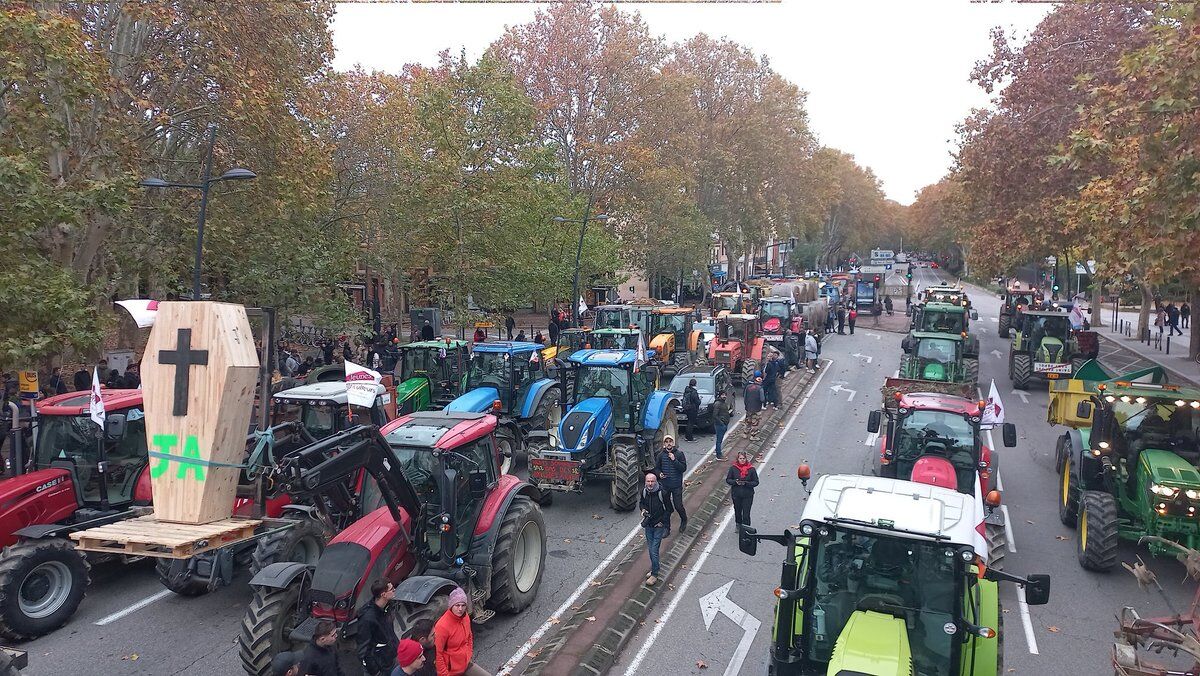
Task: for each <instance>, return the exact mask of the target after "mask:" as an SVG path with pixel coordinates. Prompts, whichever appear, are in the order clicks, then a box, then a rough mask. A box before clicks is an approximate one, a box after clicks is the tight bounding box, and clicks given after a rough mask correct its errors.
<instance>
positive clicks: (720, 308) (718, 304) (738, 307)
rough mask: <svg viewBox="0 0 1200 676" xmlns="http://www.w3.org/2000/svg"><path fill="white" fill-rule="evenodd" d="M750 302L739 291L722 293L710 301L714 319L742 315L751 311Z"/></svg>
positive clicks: (716, 294) (715, 295)
mask: <svg viewBox="0 0 1200 676" xmlns="http://www.w3.org/2000/svg"><path fill="white" fill-rule="evenodd" d="M749 306H750V301H749V299H748V298H747V297H746V296H745V294H742V293H741V292H739V291H720V292H717V293H714V294H713V295H712V297H711V298H710V299H709V307H710V309H711V311H712V316H713V317H719V316H721V315H722V314H729V313H731V312H732V313H735V314H736V313H740V312H746V311H747V310H749Z"/></svg>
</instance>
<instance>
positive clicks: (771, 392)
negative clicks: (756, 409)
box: [763, 356, 779, 409]
mask: <svg viewBox="0 0 1200 676" xmlns="http://www.w3.org/2000/svg"><path fill="white" fill-rule="evenodd" d="M778 378H779V365H778V364H776V363H775V358H774V357H771V356H768V357H767V363H766V364H765V365H764V366H763V398H764V399H766V403H765V406H770V407H771V408H776V409H777V408H779V394H778V392H779V390H778V388H777V382H776V381H777V380H778Z"/></svg>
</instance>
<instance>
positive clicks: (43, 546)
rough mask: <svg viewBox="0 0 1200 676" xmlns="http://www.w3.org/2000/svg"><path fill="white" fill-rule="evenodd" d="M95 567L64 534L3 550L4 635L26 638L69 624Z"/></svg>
mask: <svg viewBox="0 0 1200 676" xmlns="http://www.w3.org/2000/svg"><path fill="white" fill-rule="evenodd" d="M90 571H91V566H90V565H89V564H88V562H87V559H86V558H84V556H83V554H81V553H79V552H77V551H76V550H75V545H74V544H73V543H72V542H71V541H69V540H66V539H63V538H46V539H44V540H24V541H21V542H17V543H16V544H13V545H9V546H8V547H5V548H4V551H2V552H0V636H3V637H5V638H8V639H12V640H14V641H25V640H28V639H32V638H37V637H38V636H42V635H43V634H48V633H50V632H51V631H54V630H55V629H58V628H59V627H61V626H63V625H64V624H66V623H67V620H69V619H71V616H72V615H74V614H75V610H76V609H77V608H78V607H79V602H80V601H82V600H83V595H84V594H85V593H86V592H87V587H88V583H89V582H90V581H91V579H90V576H89V573H90Z"/></svg>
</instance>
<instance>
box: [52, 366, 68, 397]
mask: <svg viewBox="0 0 1200 676" xmlns="http://www.w3.org/2000/svg"><path fill="white" fill-rule="evenodd" d="M49 385H50V390H51V391H52V392H54V394H66V393H67V382H66V381H65V380H63V377H62V369H61V368H59V367H57V366H55V367H54V369H53V370H51V371H50V383H49Z"/></svg>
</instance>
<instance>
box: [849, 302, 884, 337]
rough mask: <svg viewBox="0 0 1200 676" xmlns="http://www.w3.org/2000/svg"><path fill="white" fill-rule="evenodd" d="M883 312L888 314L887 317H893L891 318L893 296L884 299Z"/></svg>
mask: <svg viewBox="0 0 1200 676" xmlns="http://www.w3.org/2000/svg"><path fill="white" fill-rule="evenodd" d="M883 310H884V311H885V312H887V315H888V316H889V317H891V316H892V297H891V296H884V297H883ZM851 333H854V332H853V331H851Z"/></svg>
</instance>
